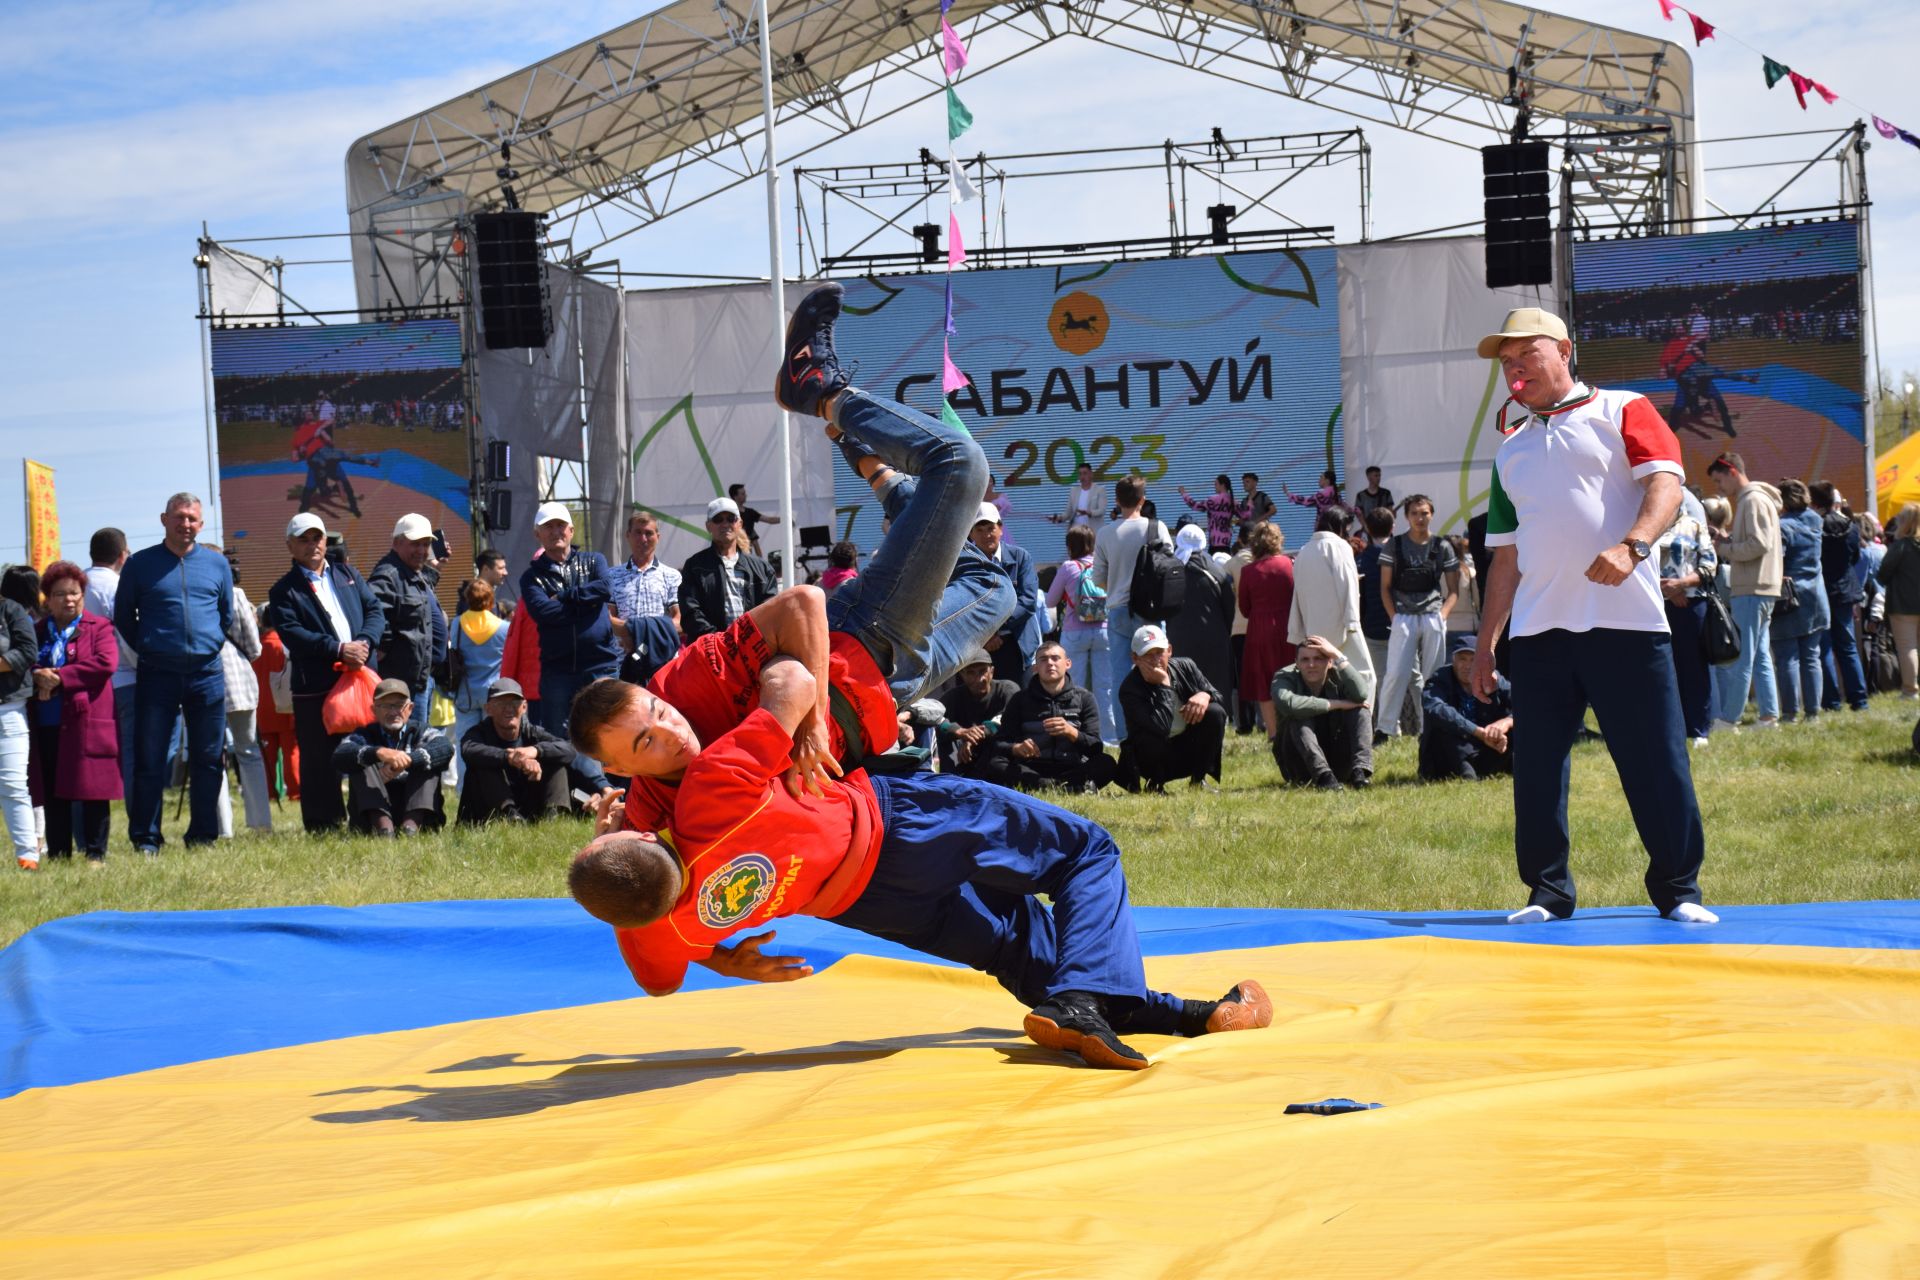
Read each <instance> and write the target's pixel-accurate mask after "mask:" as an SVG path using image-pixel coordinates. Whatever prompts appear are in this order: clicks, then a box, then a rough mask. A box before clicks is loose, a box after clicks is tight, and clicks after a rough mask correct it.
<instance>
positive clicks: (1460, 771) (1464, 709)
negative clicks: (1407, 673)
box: [1420, 636, 1513, 782]
mask: <svg viewBox="0 0 1920 1280" xmlns="http://www.w3.org/2000/svg"><path fill="white" fill-rule="evenodd" d="M1478 647H1479V643H1478V641H1476V640H1475V639H1474V638H1473V637H1472V636H1455V637H1454V639H1453V660H1452V662H1451V663H1449V664H1448V665H1447V667H1446V668H1444V669H1443V670H1440V671H1437V672H1435V673H1434V676H1433V679H1431V680H1429V681H1427V683H1426V684H1425V685H1424V686H1422V688H1421V691H1420V700H1421V706H1422V709H1423V710H1424V712H1425V716H1424V717H1423V721H1424V724H1423V727H1422V728H1421V730H1420V777H1421V779H1422V780H1423V781H1426V782H1440V781H1443V780H1444V779H1447V778H1465V779H1466V780H1467V781H1469V782H1471V781H1473V780H1475V779H1477V778H1484V777H1487V776H1488V775H1489V774H1495V773H1509V774H1510V773H1512V772H1513V693H1512V689H1511V688H1510V687H1509V686H1508V684H1507V681H1506V678H1505V677H1504V676H1501V675H1500V674H1499V673H1498V672H1495V673H1494V689H1493V692H1492V693H1491V694H1490V695H1489V696H1488V697H1487V698H1486V699H1485V700H1484V701H1483V700H1481V699H1480V698H1477V697H1475V696H1474V693H1473V658H1474V653H1475V651H1476V650H1477V649H1478Z"/></svg>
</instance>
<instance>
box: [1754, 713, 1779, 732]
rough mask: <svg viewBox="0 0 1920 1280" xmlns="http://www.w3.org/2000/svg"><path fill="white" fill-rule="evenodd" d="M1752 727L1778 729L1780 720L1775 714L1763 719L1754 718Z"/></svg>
mask: <svg viewBox="0 0 1920 1280" xmlns="http://www.w3.org/2000/svg"><path fill="white" fill-rule="evenodd" d="M1753 727H1754V728H1756V729H1778V728H1779V727H1780V720H1779V718H1778V717H1777V716H1767V717H1766V718H1764V719H1761V720H1755V721H1754V722H1753Z"/></svg>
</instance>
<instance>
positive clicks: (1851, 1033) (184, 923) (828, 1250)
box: [0, 902, 1920, 1280]
mask: <svg viewBox="0 0 1920 1280" xmlns="http://www.w3.org/2000/svg"><path fill="white" fill-rule="evenodd" d="M1721 910H1722V912H1723V916H1724V921H1725V922H1724V923H1723V924H1722V925H1720V926H1719V927H1717V928H1698V927H1690V926H1680V925H1674V924H1670V923H1667V922H1663V921H1658V920H1655V919H1653V918H1652V916H1651V915H1650V913H1649V912H1648V911H1646V910H1645V909H1641V910H1626V909H1616V910H1609V909H1599V910H1595V911H1592V912H1587V913H1583V914H1582V916H1581V917H1579V918H1578V919H1576V920H1574V921H1572V922H1570V923H1564V924H1555V925H1545V926H1535V927H1528V928H1518V929H1516V928H1508V927H1505V926H1498V925H1495V924H1494V923H1493V922H1494V921H1496V920H1497V919H1498V917H1497V916H1494V915H1492V914H1483V913H1447V914H1443V915H1430V916H1414V915H1404V914H1361V913H1339V914H1336V913H1311V912H1287V911H1201V910H1172V909H1147V910H1142V911H1141V912H1139V916H1140V920H1141V925H1142V931H1143V935H1144V940H1145V942H1146V945H1147V948H1148V950H1149V952H1150V954H1151V955H1152V958H1151V959H1149V961H1148V976H1149V979H1150V980H1151V981H1152V982H1153V983H1154V984H1155V985H1157V986H1160V987H1164V988H1168V989H1171V990H1174V991H1178V992H1181V993H1183V994H1189V995H1217V994H1218V993H1219V992H1221V991H1224V990H1225V989H1226V988H1227V987H1228V986H1229V985H1230V984H1231V983H1232V982H1234V981H1235V980H1236V979H1239V978H1242V977H1248V976H1252V977H1257V978H1259V979H1260V980H1261V981H1263V982H1264V983H1265V984H1266V986H1267V989H1268V990H1269V991H1270V992H1271V993H1272V995H1273V997H1274V1002H1275V1006H1276V1009H1275V1013H1276V1017H1275V1023H1274V1026H1273V1027H1272V1028H1271V1029H1268V1030H1265V1031H1259V1032H1252V1033H1246V1034H1234V1035H1222V1036H1214V1037H1208V1038H1203V1039H1199V1040H1184V1041H1183V1040H1165V1039H1157V1038H1153V1037H1139V1038H1136V1039H1135V1041H1134V1042H1135V1043H1136V1044H1137V1045H1139V1047H1141V1048H1142V1049H1144V1050H1146V1051H1147V1052H1149V1053H1151V1055H1152V1056H1153V1058H1154V1063H1155V1065H1154V1066H1153V1068H1152V1069H1150V1070H1148V1071H1145V1072H1140V1073H1108V1072H1096V1071H1092V1070H1088V1069H1084V1068H1081V1067H1079V1066H1077V1065H1069V1064H1068V1063H1067V1062H1066V1061H1065V1060H1063V1059H1061V1058H1060V1057H1058V1056H1056V1055H1053V1054H1050V1053H1047V1052H1045V1051H1042V1050H1040V1049H1037V1048H1035V1047H1034V1046H1032V1045H1031V1044H1029V1043H1027V1041H1026V1040H1025V1039H1023V1038H1022V1037H1021V1035H1020V1034H1019V1025H1020V1015H1021V1013H1022V1010H1021V1009H1020V1008H1019V1007H1018V1006H1017V1005H1016V1004H1015V1003H1014V1002H1013V1001H1012V999H1011V998H1010V997H1008V996H1006V995H1005V994H1004V993H1003V992H1001V991H1000V989H999V988H998V987H997V986H995V985H994V984H992V983H991V982H990V981H988V980H987V979H985V978H982V977H980V976H979V975H976V974H973V973H970V972H966V971H962V970H957V969H952V968H947V967H941V966H938V965H935V964H932V963H928V962H924V961H918V960H913V959H909V958H906V956H907V953H903V952H900V951H897V950H894V949H891V948H888V947H885V946H884V945H881V944H877V943H875V942H874V941H873V940H871V939H868V938H865V937H863V936H861V935H857V934H852V933H848V932H846V931H844V930H840V929H836V928H834V927H833V926H831V925H826V924H823V923H820V922H816V921H809V920H789V921H785V922H783V923H782V927H781V929H780V934H781V936H780V939H779V942H780V944H781V946H780V949H781V950H790V949H791V950H798V951H801V952H804V953H805V954H807V955H808V956H809V957H811V958H812V959H813V960H814V962H815V964H816V965H819V966H823V969H822V972H820V973H819V974H817V975H816V976H815V977H812V978H809V979H807V980H805V981H802V982H797V983H791V984H784V985H779V986H767V987H742V986H736V985H730V984H723V983H720V982H719V981H718V980H715V979H713V978H712V977H711V975H707V974H705V972H704V971H698V972H699V973H700V975H701V977H702V978H704V979H705V981H704V982H702V983H700V984H699V985H700V987H701V989H698V990H691V991H688V992H683V993H681V994H680V995H676V996H674V997H672V998H670V999H666V1000H648V999H645V998H628V997H629V996H630V994H631V991H632V989H631V987H629V986H628V979H627V977H626V974H625V971H624V968H623V967H622V966H621V964H620V961H619V959H618V957H617V955H616V954H615V952H614V949H613V945H612V941H611V938H610V937H609V936H608V934H607V932H606V931H605V930H604V929H602V928H601V927H600V926H598V925H596V924H594V923H593V922H591V921H589V920H586V919H585V918H584V917H583V916H581V915H580V913H579V912H578V911H577V909H576V908H574V907H573V906H572V904H571V903H565V902H503V903H437V904H417V905H410V906H394V907H371V908H359V909H334V908H302V909H288V910H273V911H240V912H221V913H170V914H156V915H113V914H100V915H93V916H82V917H78V918H75V919H72V920H67V921H61V922H58V923H56V924H52V925H48V926H44V927H42V928H40V929H37V930H35V931H33V932H32V933H30V934H28V935H27V936H26V937H25V938H23V939H21V940H20V941H19V942H17V943H15V944H14V945H13V946H12V947H10V948H8V949H7V950H5V951H4V952H0V993H4V999H5V1005H4V1008H3V1009H0V1043H3V1044H4V1045H5V1048H6V1056H5V1059H4V1064H0V1066H3V1071H0V1092H4V1094H7V1095H10V1096H5V1097H4V1099H3V1100H0V1274H4V1275H20V1276H33V1277H36V1278H42V1277H50V1276H61V1277H67V1276H72V1277H107V1276H119V1275H180V1276H188V1275H191V1276H240V1275H249V1276H255V1275H270V1276H275V1277H297V1276H322V1275H324V1276H334V1275H363V1274H378V1275H380V1276H382V1277H403V1276H414V1275H418V1276H432V1277H448V1276H459V1277H467V1276H483V1275H485V1276H491V1275H511V1276H559V1275H602V1274H604V1275H609V1276H612V1275H619V1276H623V1277H632V1276H649V1277H652V1276H679V1275H687V1276H695V1275H697V1276H700V1277H703V1278H705V1280H717V1278H719V1277H731V1276H748V1275H753V1276H781V1277H784V1276H794V1277H800V1276H813V1275H836V1276H837V1275H867V1274H871V1275H884V1276H888V1277H897V1276H900V1275H903V1274H912V1275H916V1276H927V1277H947V1276H952V1277H969V1278H971V1277H982V1276H1003V1275H1004V1276H1034V1275H1067V1274H1071V1275H1074V1276H1145V1275H1171V1276H1202V1275H1206V1276H1231V1277H1243V1276H1281V1275H1286V1276H1312V1277H1318V1276H1392V1277H1399V1276H1421V1275H1447V1276H1475V1277H1480V1276H1508V1275H1511V1276H1522V1275H1525V1276H1538V1275H1557V1276H1635V1277H1639V1276H1660V1275H1687V1276H1705V1275H1738V1276H1753V1275H1759V1276H1782V1277H1788V1276H1791V1277H1802V1276H1825V1275H1832V1276H1848V1277H1853V1276H1913V1275H1920V1098H1917V1097H1916V1094H1917V1092H1920V1029H1917V1028H1920V903H1912V902H1887V903H1865V904H1835V905H1824V906H1791V907H1747V908H1738V907H1735V908H1722V909H1721ZM1339 1095H1344V1096H1348V1097H1353V1098H1357V1099H1361V1100H1363V1101H1377V1102H1380V1103H1383V1104H1385V1105H1384V1106H1383V1107H1382V1109H1380V1110H1378V1111H1371V1112H1365V1113H1361V1114H1354V1115H1345V1116H1331V1117H1322V1116H1312V1115H1297V1116H1286V1115H1283V1114H1282V1112H1283V1110H1284V1109H1285V1107H1286V1106H1287V1104H1288V1103H1291V1102H1309V1101H1315V1100H1318V1099H1321V1098H1326V1097H1329V1096H1339Z"/></svg>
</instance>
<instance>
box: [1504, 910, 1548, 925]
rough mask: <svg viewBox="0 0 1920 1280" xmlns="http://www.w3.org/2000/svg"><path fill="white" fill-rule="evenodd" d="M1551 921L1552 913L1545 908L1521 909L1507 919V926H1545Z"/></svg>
mask: <svg viewBox="0 0 1920 1280" xmlns="http://www.w3.org/2000/svg"><path fill="white" fill-rule="evenodd" d="M1551 919H1553V912H1551V911H1549V910H1547V909H1546V908H1545V907H1540V906H1532V907H1522V908H1520V909H1519V910H1518V911H1516V912H1514V913H1513V914H1512V915H1510V916H1508V917H1507V923H1508V924H1545V923H1547V921H1549V920H1551Z"/></svg>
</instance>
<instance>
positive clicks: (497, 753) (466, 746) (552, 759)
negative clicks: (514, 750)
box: [460, 713, 574, 769]
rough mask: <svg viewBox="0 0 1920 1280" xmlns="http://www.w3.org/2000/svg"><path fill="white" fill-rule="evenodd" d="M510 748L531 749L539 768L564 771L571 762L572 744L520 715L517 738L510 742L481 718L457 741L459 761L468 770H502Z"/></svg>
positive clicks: (487, 720)
mask: <svg viewBox="0 0 1920 1280" xmlns="http://www.w3.org/2000/svg"><path fill="white" fill-rule="evenodd" d="M510 747H532V748H533V755H534V758H535V759H536V760H538V761H539V762H540V767H541V768H542V769H558V768H564V767H565V766H567V765H570V764H572V763H573V755H574V752H573V744H572V743H570V742H568V741H567V740H566V739H565V738H559V737H555V736H554V735H553V734H551V733H548V732H547V731H546V730H545V729H542V728H541V727H540V726H539V725H537V724H535V723H534V722H533V719H532V717H530V716H528V715H525V714H524V713H523V714H522V715H521V717H520V736H519V737H518V738H515V739H514V740H513V741H512V742H508V741H506V740H505V739H504V738H502V737H501V736H500V734H499V732H498V731H497V730H495V729H494V727H493V721H492V720H489V719H487V718H486V717H485V716H482V717H481V718H480V723H479V724H476V725H475V726H473V728H471V729H469V730H467V736H466V737H464V738H462V739H460V762H461V763H462V764H464V765H466V766H467V767H468V768H472V767H474V766H476V765H477V766H479V767H480V768H483V769H504V768H506V767H507V749H508V748H510Z"/></svg>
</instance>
